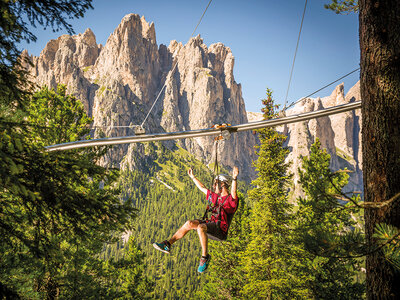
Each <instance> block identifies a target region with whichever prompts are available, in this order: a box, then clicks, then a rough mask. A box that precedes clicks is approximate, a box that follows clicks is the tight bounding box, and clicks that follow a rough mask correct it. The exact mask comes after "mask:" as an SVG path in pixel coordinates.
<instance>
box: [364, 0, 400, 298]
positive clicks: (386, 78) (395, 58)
mask: <svg viewBox="0 0 400 300" xmlns="http://www.w3.org/2000/svg"><path fill="white" fill-rule="evenodd" d="M359 9H360V15H359V22H360V32H359V33H360V51H361V98H362V101H363V102H362V128H363V129H362V143H363V145H362V148H363V173H364V192H365V201H368V202H370V201H371V202H382V201H385V200H387V199H389V198H391V197H393V196H394V195H395V194H397V193H399V192H400V1H398V0H359ZM379 223H386V224H391V225H393V226H396V227H397V228H400V201H394V202H393V203H392V204H391V205H388V206H386V207H383V208H381V209H366V210H365V227H366V235H367V242H368V243H370V244H371V245H374V244H376V241H375V240H374V238H373V237H372V235H373V233H374V228H375V225H376V224H379ZM366 269H367V299H400V273H399V272H395V270H394V268H393V266H392V265H391V264H390V263H389V262H388V261H387V260H385V258H384V256H383V253H382V252H381V251H379V252H376V253H373V254H371V255H368V256H367V259H366Z"/></svg>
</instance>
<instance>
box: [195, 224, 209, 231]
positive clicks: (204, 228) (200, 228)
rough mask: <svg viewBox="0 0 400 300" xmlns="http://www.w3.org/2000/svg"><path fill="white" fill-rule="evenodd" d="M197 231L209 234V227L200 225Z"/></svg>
mask: <svg viewBox="0 0 400 300" xmlns="http://www.w3.org/2000/svg"><path fill="white" fill-rule="evenodd" d="M197 231H201V232H207V225H206V224H204V223H202V224H199V226H197Z"/></svg>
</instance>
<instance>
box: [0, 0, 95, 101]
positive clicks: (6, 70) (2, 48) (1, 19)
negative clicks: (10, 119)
mask: <svg viewBox="0 0 400 300" xmlns="http://www.w3.org/2000/svg"><path fill="white" fill-rule="evenodd" d="M91 2H92V1H91V0H70V1H68V0H50V1H47V0H46V1H45V0H38V1H26V0H23V1H8V0H1V1H0V28H1V30H0V101H1V102H2V103H4V104H6V105H9V106H10V107H14V106H15V105H16V104H22V103H23V102H24V99H23V98H25V97H24V95H26V94H25V92H26V91H27V86H29V85H30V83H29V82H28V81H27V78H26V72H25V71H24V70H23V65H24V64H26V63H29V60H28V59H27V58H21V56H20V54H21V53H20V50H19V49H18V44H19V43H21V42H22V41H26V42H31V41H33V42H34V41H36V36H35V35H34V34H33V33H32V32H31V31H30V30H29V28H28V27H29V25H31V26H33V27H36V26H37V25H38V24H39V25H41V26H43V27H44V28H47V27H50V28H52V29H53V30H54V31H58V30H60V29H62V28H65V29H66V30H67V31H68V33H70V34H72V33H73V32H74V31H73V29H72V26H71V25H70V24H69V23H68V22H67V19H72V18H81V17H83V14H84V13H85V12H86V10H88V9H90V8H92V6H91Z"/></svg>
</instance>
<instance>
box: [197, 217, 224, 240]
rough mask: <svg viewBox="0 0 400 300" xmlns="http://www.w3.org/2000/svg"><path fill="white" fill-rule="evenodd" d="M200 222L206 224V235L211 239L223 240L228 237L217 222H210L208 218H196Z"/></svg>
mask: <svg viewBox="0 0 400 300" xmlns="http://www.w3.org/2000/svg"><path fill="white" fill-rule="evenodd" d="M198 221H199V222H200V224H206V226H207V235H208V237H209V238H210V239H212V240H221V241H225V240H226V238H227V237H228V234H227V233H225V232H223V231H222V229H221V227H220V226H219V223H220V222H219V221H218V222H212V221H210V220H198Z"/></svg>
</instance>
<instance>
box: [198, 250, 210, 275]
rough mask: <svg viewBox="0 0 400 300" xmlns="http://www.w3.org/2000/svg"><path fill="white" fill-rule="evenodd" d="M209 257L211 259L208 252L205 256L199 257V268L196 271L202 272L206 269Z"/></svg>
mask: <svg viewBox="0 0 400 300" xmlns="http://www.w3.org/2000/svg"><path fill="white" fill-rule="evenodd" d="M210 259H211V256H210V254H207V256H206V257H204V256H202V257H201V258H200V264H199V268H198V269H197V272H199V273H203V272H204V271H205V270H207V268H208V265H209V264H210Z"/></svg>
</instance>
